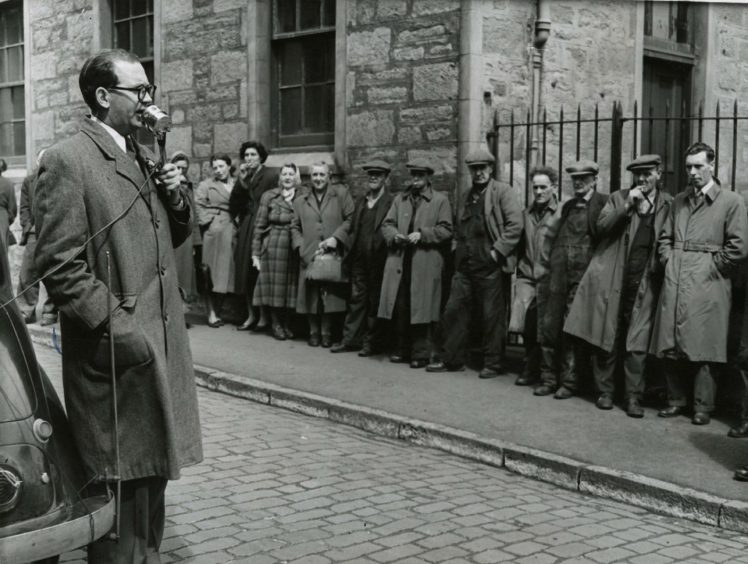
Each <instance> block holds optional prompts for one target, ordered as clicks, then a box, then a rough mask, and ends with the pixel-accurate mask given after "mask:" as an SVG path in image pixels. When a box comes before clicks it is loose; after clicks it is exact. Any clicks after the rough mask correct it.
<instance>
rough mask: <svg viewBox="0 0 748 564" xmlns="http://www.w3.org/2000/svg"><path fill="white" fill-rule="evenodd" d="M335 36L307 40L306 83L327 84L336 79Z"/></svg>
mask: <svg viewBox="0 0 748 564" xmlns="http://www.w3.org/2000/svg"><path fill="white" fill-rule="evenodd" d="M333 39H334V37H333V35H332V34H325V35H323V36H319V35H318V36H315V37H314V38H310V39H309V40H307V42H306V44H305V45H304V82H305V83H309V82H326V81H328V80H334V79H335V46H334V44H333Z"/></svg>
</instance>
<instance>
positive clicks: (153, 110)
mask: <svg viewBox="0 0 748 564" xmlns="http://www.w3.org/2000/svg"><path fill="white" fill-rule="evenodd" d="M140 121H142V122H143V125H144V126H145V127H146V128H147V129H148V131H150V132H151V133H152V134H153V135H155V136H156V137H160V136H162V135H165V134H166V133H167V132H168V131H171V117H170V116H169V114H167V113H166V112H165V111H163V110H162V109H160V108H159V107H158V106H156V104H151V105H150V106H148V107H147V108H146V109H145V110H143V112H142V113H141V114H140Z"/></svg>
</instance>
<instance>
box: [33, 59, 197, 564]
mask: <svg viewBox="0 0 748 564" xmlns="http://www.w3.org/2000/svg"><path fill="white" fill-rule="evenodd" d="M79 83H80V88H81V92H82V94H83V98H84V100H85V101H86V103H87V105H88V106H89V108H90V110H91V115H90V116H87V117H86V118H84V119H83V121H82V122H81V129H80V132H79V133H77V134H75V135H73V136H72V137H71V138H69V139H66V140H64V141H62V142H60V143H58V144H56V145H54V146H52V147H50V148H49V149H47V151H46V152H45V153H44V156H43V157H42V160H41V162H40V165H39V176H38V181H37V188H36V199H35V202H34V217H35V219H36V226H37V235H38V241H37V247H36V255H35V261H36V268H37V270H38V272H39V273H45V274H46V278H45V284H46V285H47V288H48V290H49V295H50V297H51V298H52V301H53V302H54V303H55V305H56V306H57V307H58V308H59V310H60V329H61V331H62V339H63V342H64V343H65V347H64V350H63V352H62V378H63V385H64V389H65V404H66V407H67V415H68V419H69V420H70V426H71V430H72V434H73V438H74V439H75V442H76V445H77V447H78V450H79V452H80V454H81V458H82V460H83V463H84V470H85V472H86V477H87V478H90V480H91V481H93V482H112V481H115V480H116V479H117V478H118V477H119V478H121V480H122V481H121V490H122V493H121V495H120V497H119V502H120V514H119V515H118V518H119V522H120V523H121V528H120V536H119V540H118V541H117V542H112V541H110V540H107V538H106V536H105V537H103V538H102V539H99V540H98V541H96V542H95V543H93V544H91V545H90V546H89V547H88V562H90V563H107V564H108V563H121V562H122V563H124V562H128V563H129V562H146V561H148V562H157V561H158V559H159V557H158V552H159V545H160V543H161V538H162V536H163V531H164V491H165V489H166V482H167V480H173V479H177V478H179V474H180V470H181V469H182V468H184V467H185V466H188V465H191V464H196V463H197V462H200V460H201V459H202V445H201V438H200V435H201V433H200V421H199V418H198V411H197V394H196V389H195V376H194V373H193V365H192V356H191V354H190V345H189V339H188V337H187V330H186V328H185V324H184V315H183V312H182V300H181V298H180V295H179V289H178V285H177V284H178V279H177V269H176V263H175V259H174V247H175V246H178V245H179V244H181V243H182V242H183V241H185V240H186V239H187V238H188V237H189V236H190V234H191V230H192V226H191V222H190V215H191V209H190V204H189V201H188V199H187V198H185V197H184V194H183V193H182V189H181V188H180V173H179V170H178V169H177V167H176V166H175V165H174V164H172V163H167V164H165V165H164V166H163V168H162V169H161V170H160V171H158V172H154V173H150V172H149V170H148V167H147V166H146V159H148V158H149V157H150V158H152V160H156V159H155V158H153V156H152V155H150V154H149V151H148V149H147V148H145V147H143V146H140V145H139V144H138V143H137V142H136V141H135V140H134V136H135V133H136V132H137V130H138V129H140V128H141V127H143V123H142V121H141V115H142V113H143V110H144V109H145V108H146V107H147V106H149V105H151V104H152V103H153V100H152V96H153V95H154V93H155V90H156V87H155V86H154V85H152V84H149V82H148V78H147V76H146V74H145V70H144V69H143V66H142V65H141V64H140V61H139V60H138V58H137V57H136V56H135V55H133V54H132V53H128V52H127V51H123V50H120V49H115V50H107V51H101V52H99V53H98V54H96V55H94V56H93V57H91V58H89V59H88V60H87V61H86V62H85V63H84V65H83V68H82V69H81V72H80V79H79ZM113 218H116V220H114V219H113ZM94 234H96V236H95V237H94V238H93V239H92V240H91V241H90V243H88V244H85V242H86V241H87V240H88V239H89V238H90V237H92V236H93V235H94ZM109 267H111V268H109ZM109 270H111V285H110V282H109V279H110V277H109V276H108V271H109ZM110 303H111V306H112V311H111V312H110V311H109V304H110ZM110 336H111V338H112V339H113V341H114V358H115V363H116V376H117V378H118V381H119V385H118V386H117V391H118V394H117V403H118V406H119V418H118V423H119V435H118V439H119V458H117V457H116V452H117V451H116V446H115V445H116V443H115V440H117V437H116V436H115V435H114V432H113V415H112V394H113V391H112V387H111V370H112V366H111V362H110V349H109V344H110Z"/></svg>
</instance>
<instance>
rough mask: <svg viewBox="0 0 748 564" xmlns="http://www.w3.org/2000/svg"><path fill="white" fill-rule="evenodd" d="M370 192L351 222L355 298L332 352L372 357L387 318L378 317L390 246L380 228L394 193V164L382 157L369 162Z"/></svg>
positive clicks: (379, 345)
mask: <svg viewBox="0 0 748 564" xmlns="http://www.w3.org/2000/svg"><path fill="white" fill-rule="evenodd" d="M361 168H363V169H364V171H366V175H367V185H366V195H365V196H364V197H363V198H361V199H360V200H359V201H358V202H357V203H356V210H355V211H354V212H353V219H352V221H351V235H350V238H349V240H348V248H349V249H350V251H349V253H348V256H347V257H346V258H347V261H348V263H349V264H350V267H351V285H352V287H351V297H350V299H349V300H348V313H347V314H346V316H345V324H344V326H343V338H342V340H341V341H340V342H339V343H335V344H334V345H333V346H332V347H331V348H330V352H333V353H339V352H344V351H352V350H357V349H360V350H359V352H358V356H370V355H371V354H372V353H373V352H375V351H377V350H378V349H379V348H381V347H382V341H383V338H384V336H383V334H382V329H383V327H384V326H385V325H384V323H383V320H377V311H378V310H379V294H380V293H381V291H382V277H383V275H384V263H385V261H386V260H387V246H386V245H385V244H384V237H382V232H381V230H380V227H381V226H382V221H384V218H385V216H386V215H387V212H388V211H389V209H390V206H391V205H392V195H391V194H390V192H389V190H387V188H386V186H385V184H386V183H387V178H388V176H389V174H390V170H391V169H390V165H388V164H387V163H386V162H384V161H382V160H376V159H375V160H373V161H370V162H367V163H365V164H364V165H363V166H362V167H361Z"/></svg>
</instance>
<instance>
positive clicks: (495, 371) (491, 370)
mask: <svg viewBox="0 0 748 564" xmlns="http://www.w3.org/2000/svg"><path fill="white" fill-rule="evenodd" d="M504 374H506V372H504V370H503V369H502V368H501V367H500V366H498V367H497V366H486V367H485V368H483V369H482V370H481V371H480V372H478V378H480V379H481V380H487V379H489V378H496V377H497V376H503V375H504Z"/></svg>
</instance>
